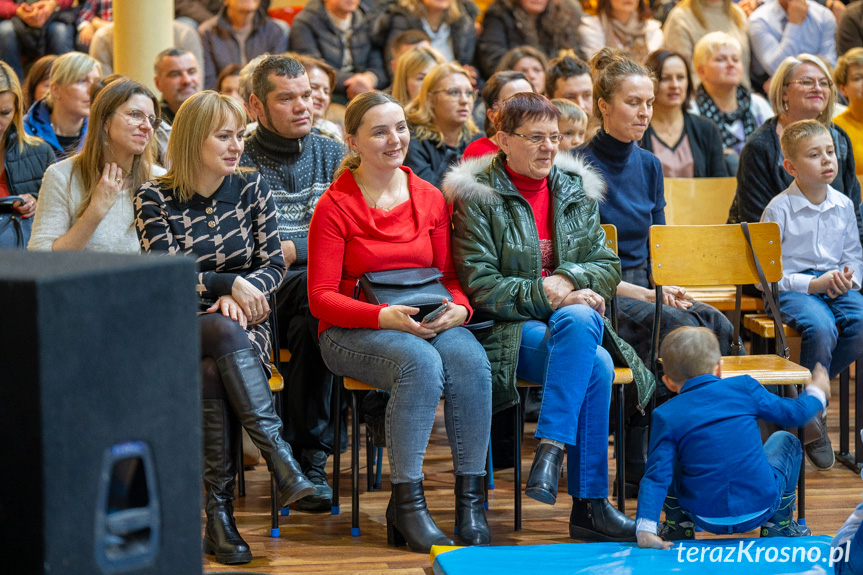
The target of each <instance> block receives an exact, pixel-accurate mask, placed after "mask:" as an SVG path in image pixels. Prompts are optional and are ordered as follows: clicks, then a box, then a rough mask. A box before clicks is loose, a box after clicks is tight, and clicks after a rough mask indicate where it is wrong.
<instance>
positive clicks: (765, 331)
mask: <svg viewBox="0 0 863 575" xmlns="http://www.w3.org/2000/svg"><path fill="white" fill-rule="evenodd" d="M782 326H783V328H784V329H785V337H800V334H799V333H797V332H796V331H795V330H793V329H792V328H790V327H788V326H787V325H785V324H782ZM743 328H744V329H747V330H749V332H750V333H752V349H753V351H754V350H755V349H758V350H759V352H760V353H768V341H770V340H775V337H776V331H775V330H776V328H775V323H774V322H773V320H772V319H770V318H769V317H767V315H766V314H747V315H745V316H743ZM861 360H863V358H861V359H858V360H857V362H856V368H855V372H856V373H857V374H859V373H860V368H861V363H863V361H861ZM857 377H860V376H859V375H857ZM850 383H851V368H850V367H848V368H846V369H845V370H844V371H843V372H842V373H840V374H839V451H837V452H836V460H837V461H839V463H841V464H842V465H844V466H845V467H847V468H848V469H850V470H851V471H853V472H854V473H860V470H861V469H863V439H861V437H860V434H859V433H854V455H853V456H852V455H851V450H850V445H849V441H848V433H849V425H850V418H849V414H848V406H849V403H850V400H849V388H850ZM854 402H855V411H854V429H856V430H860V429H863V393H859V394H855V401H854Z"/></svg>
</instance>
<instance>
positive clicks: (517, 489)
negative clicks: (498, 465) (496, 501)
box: [513, 401, 522, 531]
mask: <svg viewBox="0 0 863 575" xmlns="http://www.w3.org/2000/svg"><path fill="white" fill-rule="evenodd" d="M514 417H515V441H513V445H514V448H513V450H514V451H515V453H514V457H513V463H514V464H515V466H514V469H513V497H514V498H515V525H514V526H513V531H521V432H522V422H521V401H519V402H517V403H516V404H515V414H514Z"/></svg>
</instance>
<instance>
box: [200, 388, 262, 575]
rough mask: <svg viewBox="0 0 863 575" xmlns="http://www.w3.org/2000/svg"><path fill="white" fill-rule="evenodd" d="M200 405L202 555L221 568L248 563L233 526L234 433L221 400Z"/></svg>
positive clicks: (247, 551) (248, 555) (248, 556)
mask: <svg viewBox="0 0 863 575" xmlns="http://www.w3.org/2000/svg"><path fill="white" fill-rule="evenodd" d="M202 405H203V428H204V429H203V431H204V485H205V487H206V490H207V502H206V511H207V527H206V530H205V532H204V552H206V553H207V554H208V555H215V556H216V561H218V562H219V563H223V564H225V565H236V564H239V563H248V562H249V561H251V560H252V552H251V550H250V549H249V545H248V544H247V543H246V542H245V541H243V538H242V537H241V536H240V533H239V531H237V524H236V523H235V522H234V506H233V503H232V501H233V500H234V475H235V473H236V471H237V470H236V465H235V461H234V457H235V455H236V453H235V445H236V437H237V431H238V430H237V429H236V428H235V427H234V425H233V417H234V416H233V414H232V413H230V407H229V406H228V404H227V402H226V401H225V400H224V399H205V400H203V402H202Z"/></svg>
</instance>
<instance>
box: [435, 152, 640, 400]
mask: <svg viewBox="0 0 863 575" xmlns="http://www.w3.org/2000/svg"><path fill="white" fill-rule="evenodd" d="M548 187H549V190H550V191H551V195H552V209H553V222H554V226H555V228H554V256H555V262H556V266H557V267H556V269H555V271H554V273H555V274H560V275H563V276H565V277H566V278H567V279H569V280H570V281H571V282H572V284H573V285H574V286H575V289H583V288H590V289H592V290H593V291H595V292H596V293H598V294H600V295H602V296H603V297H604V298H605V300H606V302H608V301H610V300H611V298H612V297H613V296H614V294H615V291H616V290H617V284H618V282H619V281H620V260H619V259H618V258H617V255H615V254H614V252H613V251H611V250H610V249H609V248H608V247H606V245H605V233H604V232H603V231H602V228H601V227H600V225H599V204H598V202H599V200H601V199H602V196H603V194H604V193H605V182H604V181H603V179H602V176H601V175H600V174H599V172H597V171H596V170H595V169H593V168H591V167H590V166H589V165H588V164H587V163H586V162H584V161H583V160H582V159H581V158H580V157H573V156H570V155H569V154H558V155H557V160H556V161H555V165H554V167H553V168H552V170H551V173H550V174H549V177H548ZM443 191H444V194H445V195H446V197H447V199H448V200H449V201H450V202H451V203H452V204H453V228H454V230H453V239H452V250H453V258H454V259H455V267H456V270H457V271H458V275H459V280H460V281H461V285H462V287H463V288H464V290H465V292H466V293H467V295H468V297H470V301H471V304H472V305H473V308H474V311H475V313H476V314H477V318H478V319H494V320H495V324H494V326H493V327H491V328H488V329H485V330H480V331H478V332H475V333H476V336H477V339H479V341H480V342H481V343H482V345H483V347H484V348H485V350H486V353H487V354H488V358H489V361H490V362H491V366H492V410H493V411H494V412H497V411H500V410H502V409H505V408H507V407H510V406H512V405H515V403H516V401H517V400H518V394H517V392H516V389H515V379H516V378H515V368H516V363H517V361H518V348H519V345H520V343H521V330H522V324H523V323H524V322H525V321H527V320H531V319H538V320H541V321H547V320H548V319H549V317H551V314H552V309H551V304H550V303H549V301H548V298H547V297H546V295H545V291H544V290H543V287H542V277H541V276H542V264H541V259H540V258H541V256H540V248H539V236H538V235H537V231H536V222H535V220H534V217H533V211H532V210H531V207H530V205H529V204H528V203H527V200H525V199H524V198H523V197H522V196H521V194H519V192H518V190H516V188H515V186H514V185H513V184H512V182H511V181H510V179H509V177H508V176H507V174H506V168H505V167H504V155H503V153H502V152H499V153H498V154H497V155H495V156H492V155H489V156H484V157H481V158H477V159H474V160H469V161H466V162H464V163H463V164H461V165H460V166H458V167H456V168H454V169H453V170H452V171H451V172H450V173H449V174H448V175H447V177H446V179H445V180H444V184H443ZM602 345H603V347H604V348H605V349H607V350H608V352H609V353H610V354H611V357H612V359H613V360H614V364H615V365H616V366H619V367H629V368H631V369H632V372H633V376H634V379H635V383H636V385H637V387H638V404H639V407H640V406H644V405H646V404H647V401H648V399H650V396H651V394H652V393H653V391H654V389H655V388H656V383H655V381H654V378H653V375H652V374H651V373H650V371H649V370H648V369H647V368H646V367H645V366H644V364H643V363H642V362H641V360H639V359H638V356H637V355H636V354H635V351H634V350H633V349H632V348H631V347H630V346H629V345H628V344H627V343H626V342H624V341H623V340H622V339H620V338H619V337H618V336H617V334H616V333H614V330H613V329H612V327H611V322H610V321H608V319H605V334H604V336H603V342H602ZM573 367H574V368H575V369H578V366H573ZM588 367H589V366H588Z"/></svg>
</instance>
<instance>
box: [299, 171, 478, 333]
mask: <svg viewBox="0 0 863 575" xmlns="http://www.w3.org/2000/svg"><path fill="white" fill-rule="evenodd" d="M401 169H402V170H404V171H405V172H407V174H408V189H409V190H410V195H411V199H410V200H409V201H407V202H404V203H402V204H400V205H398V206H396V207H395V208H394V209H393V210H391V211H389V212H386V211H384V210H380V209H373V208H370V207H369V206H368V204H366V201H365V199H364V198H363V195H362V192H360V188H359V187H358V186H357V183H356V180H354V176H353V174H352V173H351V172H350V171H349V170H345V171H344V172H343V173H342V175H341V176H339V178H338V179H337V180H336V181H335V182H333V183H332V185H331V186H330V187H329V189H328V190H327V191H326V193H324V195H323V196H321V199H320V200H319V201H318V205H317V206H316V207H315V212H314V215H313V216H312V223H311V226H310V227H309V266H308V283H309V307H310V308H311V311H312V315H314V316H315V317H316V318H318V319H319V320H320V323H319V324H318V333H319V334H320V333H323V332H324V331H325V330H326V329H328V328H330V327H332V326H339V327H347V328H369V329H379V326H378V314H379V313H380V310H381V308H383V307H384V305H372V304H370V303H367V302H365V301H360V300H355V299H353V293H354V286H355V285H356V283H357V280H358V279H359V278H360V277H361V276H362V275H363V274H364V273H366V272H374V271H382V270H395V269H401V268H429V267H435V268H438V269H439V270H440V271H441V272H443V279H442V280H441V281H442V282H443V284H444V286H446V288H447V289H448V290H449V291H450V293H451V294H452V296H453V303H455V304H458V305H463V306H465V307H466V308H467V309H468V314H470V313H471V307H470V304H469V303H468V299H467V296H465V294H464V291H462V289H461V285H459V283H458V278H457V277H456V273H455V267H454V266H453V261H452V252H451V250H450V230H451V224H450V218H449V210H448V209H447V205H446V201H445V200H444V197H443V194H441V193H440V190H438V189H437V188H435V187H434V186H432V185H431V184H430V183H428V182H426V181H425V180H423V179H421V178H418V177H417V176H416V175H414V173H413V172H412V171H411V170H410V169H409V168H404V167H403V168H401ZM361 297H362V296H361Z"/></svg>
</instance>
